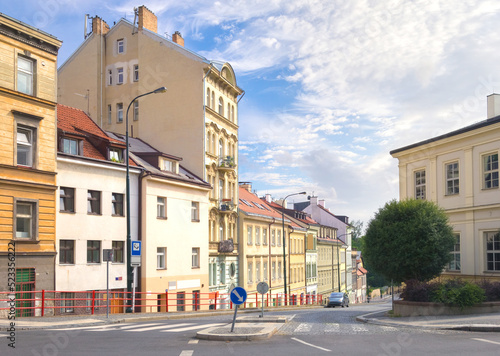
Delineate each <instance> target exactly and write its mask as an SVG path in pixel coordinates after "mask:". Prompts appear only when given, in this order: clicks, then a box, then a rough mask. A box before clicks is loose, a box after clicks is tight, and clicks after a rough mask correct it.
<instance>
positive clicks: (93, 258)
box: [87, 240, 101, 263]
mask: <svg viewBox="0 0 500 356" xmlns="http://www.w3.org/2000/svg"><path fill="white" fill-rule="evenodd" d="M87 263H101V241H92V240H89V241H87Z"/></svg>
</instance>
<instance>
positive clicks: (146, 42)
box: [58, 6, 244, 294]
mask: <svg viewBox="0 0 500 356" xmlns="http://www.w3.org/2000/svg"><path fill="white" fill-rule="evenodd" d="M135 13H136V17H135V20H134V21H133V22H130V21H128V20H126V19H120V20H119V21H118V22H117V23H116V24H115V25H113V26H112V27H110V26H108V25H107V23H106V22H105V21H104V20H103V19H101V18H99V17H97V16H96V17H94V18H92V19H91V20H92V30H91V32H90V33H89V34H87V36H86V38H85V41H84V42H83V43H82V45H81V46H80V47H79V48H78V49H77V50H76V51H75V52H74V53H73V55H72V56H70V58H69V59H68V60H67V61H66V62H65V63H64V64H63V65H62V66H61V67H60V68H59V78H58V88H59V102H60V103H62V104H65V105H69V106H73V107H77V108H80V109H81V110H86V111H88V114H89V116H90V117H91V118H92V119H93V120H94V121H95V122H97V123H98V124H99V126H100V127H102V128H103V129H105V130H106V131H112V132H116V133H120V134H125V131H126V130H125V124H126V121H127V118H129V126H130V127H129V132H130V135H131V136H132V137H140V138H141V139H143V140H144V141H145V142H148V143H149V144H151V145H152V146H153V147H156V148H158V150H160V151H162V152H168V153H169V154H171V155H174V156H178V157H183V159H184V162H186V163H185V167H186V169H188V170H190V171H191V172H193V174H196V175H197V176H198V177H200V178H201V179H202V180H204V181H207V182H208V183H210V184H211V186H212V190H211V192H210V200H209V201H210V207H209V209H208V223H207V224H208V236H207V240H208V241H209V256H210V262H209V263H211V264H215V265H216V266H217V270H220V268H221V266H224V268H226V269H227V268H229V266H231V265H232V264H235V265H236V269H238V267H237V264H238V255H237V251H238V248H237V246H236V243H235V242H234V241H235V239H236V225H237V202H238V189H237V183H238V102H239V100H240V99H241V97H242V95H243V93H244V92H243V90H242V89H241V88H239V87H238V85H237V82H236V75H235V73H234V70H233V69H232V67H231V65H230V64H229V63H225V62H218V61H211V60H208V59H206V58H204V57H203V56H200V55H198V54H197V53H194V52H193V51H191V50H189V49H187V48H186V47H185V46H184V39H183V38H182V35H181V34H180V33H179V32H175V33H174V34H173V35H172V36H171V37H170V36H169V37H165V36H163V35H160V34H158V33H157V28H158V21H157V17H156V16H155V15H154V13H153V12H151V11H150V10H149V9H148V8H146V7H145V6H140V7H139V8H137V9H135ZM162 86H165V87H167V88H168V92H167V93H165V94H163V95H148V96H145V97H143V98H140V99H138V100H136V101H133V99H134V98H135V97H137V96H139V95H142V94H145V93H148V92H151V91H154V90H155V89H157V88H159V87H162ZM75 93H77V94H79V95H75ZM132 101H133V104H132V105H131V103H132ZM225 241H230V242H225ZM230 272H231V271H229V270H226V271H225V272H224V273H225V274H228V273H230ZM231 283H232V282H230V280H229V279H228V280H227V283H226V284H224V285H221V284H217V286H216V287H215V286H214V287H213V288H211V291H212V292H214V293H216V292H220V293H221V294H223V293H228V292H229V289H230V286H231Z"/></svg>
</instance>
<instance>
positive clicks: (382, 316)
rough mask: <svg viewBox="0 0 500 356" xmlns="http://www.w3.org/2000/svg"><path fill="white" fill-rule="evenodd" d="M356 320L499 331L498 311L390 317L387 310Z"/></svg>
mask: <svg viewBox="0 0 500 356" xmlns="http://www.w3.org/2000/svg"><path fill="white" fill-rule="evenodd" d="M356 320H357V321H359V322H362V323H369V324H376V325H384V326H392V327H411V328H422V329H431V330H463V331H485V332H500V313H492V314H472V315H440V316H415V317H392V316H388V315H387V311H384V312H377V313H371V314H366V315H363V316H360V317H357V318H356Z"/></svg>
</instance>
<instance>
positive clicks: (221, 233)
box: [219, 222, 224, 241]
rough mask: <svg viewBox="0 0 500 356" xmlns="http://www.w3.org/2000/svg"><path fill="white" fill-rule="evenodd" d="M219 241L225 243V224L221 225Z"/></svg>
mask: <svg viewBox="0 0 500 356" xmlns="http://www.w3.org/2000/svg"><path fill="white" fill-rule="evenodd" d="M219 241H224V223H223V222H221V223H220V224H219Z"/></svg>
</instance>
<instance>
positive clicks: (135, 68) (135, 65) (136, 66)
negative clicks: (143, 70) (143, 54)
mask: <svg viewBox="0 0 500 356" xmlns="http://www.w3.org/2000/svg"><path fill="white" fill-rule="evenodd" d="M133 73H134V82H138V81H139V65H138V64H134V66H133Z"/></svg>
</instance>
